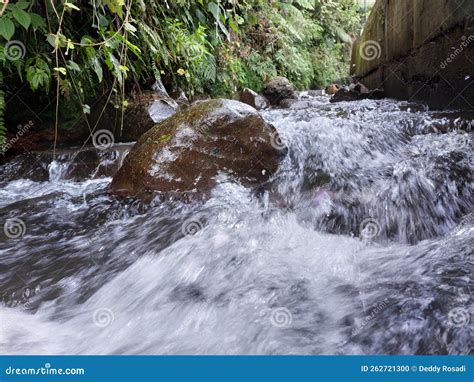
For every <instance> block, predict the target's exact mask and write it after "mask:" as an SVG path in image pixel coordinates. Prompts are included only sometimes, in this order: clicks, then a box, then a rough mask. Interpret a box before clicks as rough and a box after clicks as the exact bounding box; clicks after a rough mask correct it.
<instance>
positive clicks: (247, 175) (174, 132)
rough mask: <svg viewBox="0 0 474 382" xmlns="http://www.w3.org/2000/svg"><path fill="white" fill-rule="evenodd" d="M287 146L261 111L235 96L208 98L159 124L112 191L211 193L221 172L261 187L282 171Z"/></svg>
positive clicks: (139, 145) (126, 164) (138, 145)
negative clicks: (224, 98)
mask: <svg viewBox="0 0 474 382" xmlns="http://www.w3.org/2000/svg"><path fill="white" fill-rule="evenodd" d="M283 149H284V146H283V145H281V142H280V140H279V137H278V135H277V132H276V130H275V129H274V127H273V126H271V125H269V124H268V123H266V122H265V121H264V120H263V119H262V118H261V117H260V115H259V114H258V112H257V111H256V110H255V109H254V108H252V107H250V106H248V105H246V104H243V103H241V102H238V101H233V100H223V99H218V100H210V101H202V102H200V103H198V104H196V105H194V106H192V107H190V108H188V109H186V110H183V111H181V112H179V113H177V114H175V115H174V116H172V117H171V118H169V119H167V120H165V121H163V122H161V123H159V124H157V125H156V126H155V127H153V128H152V129H151V130H149V131H148V132H147V133H145V134H144V135H143V136H142V137H141V138H140V140H139V141H138V142H137V143H136V144H135V146H134V147H133V149H132V150H131V152H130V154H129V155H128V156H127V158H126V159H125V162H124V164H123V166H122V167H121V169H120V170H119V171H118V173H117V174H116V175H115V177H114V178H113V181H112V184H111V190H112V191H113V192H115V193H117V194H122V195H130V196H139V197H142V196H146V195H148V194H150V192H160V193H164V194H165V195H170V196H175V195H176V196H178V197H180V196H186V197H187V196H189V195H190V196H193V195H202V194H207V193H208V192H209V191H210V190H211V189H212V187H213V186H214V184H215V177H216V175H217V174H218V173H220V172H224V173H227V174H229V175H231V176H233V177H235V178H237V179H238V180H239V181H240V182H241V183H242V184H243V185H245V186H260V185H262V184H263V183H265V182H266V181H267V180H268V179H269V177H270V176H271V175H272V174H273V173H274V172H275V171H276V170H277V168H278V164H279V160H280V157H281V155H282V154H283Z"/></svg>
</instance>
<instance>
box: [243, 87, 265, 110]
mask: <svg viewBox="0 0 474 382" xmlns="http://www.w3.org/2000/svg"><path fill="white" fill-rule="evenodd" d="M239 101H240V102H243V103H246V104H247V105H250V106H252V107H253V108H255V109H257V110H263V109H266V108H268V107H269V106H270V103H269V102H268V100H267V99H266V98H265V97H264V96H261V95H259V94H258V93H256V92H254V91H253V90H252V89H248V88H245V89H244V90H242V91H241V92H240V95H239Z"/></svg>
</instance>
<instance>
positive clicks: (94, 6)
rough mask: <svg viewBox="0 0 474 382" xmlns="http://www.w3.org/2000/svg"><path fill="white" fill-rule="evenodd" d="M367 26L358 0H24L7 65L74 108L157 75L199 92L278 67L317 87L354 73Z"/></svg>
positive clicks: (15, 6)
mask: <svg viewBox="0 0 474 382" xmlns="http://www.w3.org/2000/svg"><path fill="white" fill-rule="evenodd" d="M359 29H360V20H359V14H358V6H357V5H356V4H355V2H354V1H353V0H338V1H336V0H279V1H277V0H275V1H268V0H213V1H210V0H174V1H172V0H163V1H162V0H159V1H158V0H149V1H145V0H140V1H132V0H94V1H85V0H61V1H55V2H49V1H46V2H44V1H39V0H28V1H27V0H20V1H19V2H16V3H12V2H10V3H9V4H8V6H7V8H6V11H5V13H4V15H2V17H1V19H0V69H1V72H2V73H3V76H4V81H5V83H6V84H7V87H8V89H16V88H20V87H21V86H22V85H23V84H24V82H25V81H26V82H27V83H28V84H29V87H30V89H31V90H32V91H34V92H38V93H42V94H45V95H48V94H52V95H53V96H59V97H61V104H62V103H64V102H67V103H69V105H67V106H66V107H65V110H67V113H68V114H70V113H71V112H72V113H74V110H75V112H77V113H83V112H84V111H85V112H87V111H88V110H89V109H88V108H89V107H88V105H87V103H88V102H89V100H90V99H93V98H94V97H95V95H104V94H106V93H107V92H110V91H111V92H112V94H113V97H112V98H113V101H114V102H116V104H120V103H121V99H122V101H123V97H124V94H125V93H126V92H127V91H130V90H131V89H132V88H136V86H137V85H139V86H140V87H145V86H149V85H150V84H151V83H153V82H154V81H155V80H156V79H161V80H162V81H163V82H164V83H165V84H166V85H167V86H169V87H178V86H179V87H181V88H183V89H185V90H186V91H187V92H188V93H190V94H191V95H192V94H195V93H200V92H205V93H209V94H211V95H229V94H231V93H232V92H234V91H236V90H238V89H241V88H243V87H250V88H253V89H255V90H259V89H260V88H261V87H262V84H263V83H264V81H266V80H267V79H269V78H271V77H274V76H276V75H283V76H286V77H288V78H289V79H290V80H291V81H292V82H294V83H295V85H296V86H297V87H299V88H308V87H310V86H314V85H320V86H322V85H324V84H326V83H327V82H328V81H329V80H331V79H335V78H337V77H341V76H344V75H346V73H347V60H348V55H349V48H348V45H349V43H350V40H351V36H353V35H355V34H356V33H357V32H358V30H359ZM14 47H16V50H14V49H13V48H14ZM2 115H3V113H2V110H1V109H0V117H1V116H2ZM0 129H1V125H0ZM0 136H1V130H0Z"/></svg>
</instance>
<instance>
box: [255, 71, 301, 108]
mask: <svg viewBox="0 0 474 382" xmlns="http://www.w3.org/2000/svg"><path fill="white" fill-rule="evenodd" d="M262 94H263V95H264V96H265V97H266V98H267V99H268V100H269V101H270V104H271V105H273V106H278V105H279V104H280V102H281V101H282V100H284V99H286V98H290V99H295V98H297V97H296V92H295V88H294V86H293V85H292V84H291V82H290V81H289V80H288V79H287V78H285V77H275V78H274V79H272V80H271V81H269V82H267V83H266V84H265V85H264V86H263V91H262Z"/></svg>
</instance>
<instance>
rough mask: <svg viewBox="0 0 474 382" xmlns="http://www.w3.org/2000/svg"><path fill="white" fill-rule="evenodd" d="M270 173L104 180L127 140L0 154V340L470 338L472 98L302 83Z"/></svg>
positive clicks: (348, 344) (241, 342) (105, 345)
mask: <svg viewBox="0 0 474 382" xmlns="http://www.w3.org/2000/svg"><path fill="white" fill-rule="evenodd" d="M262 116H263V117H264V118H265V119H266V120H267V121H268V122H270V123H272V124H273V125H274V126H275V127H276V128H277V130H278V132H279V134H280V136H281V138H282V140H283V142H284V143H285V144H286V145H287V147H288V154H287V155H286V157H285V158H284V159H283V161H282V163H281V165H280V168H279V170H278V172H277V174H276V175H275V176H274V178H273V179H272V182H271V186H270V187H268V189H267V190H265V191H262V192H260V193H255V192H254V191H253V190H250V189H246V188H245V187H243V186H241V185H239V184H237V183H235V182H232V181H231V180H230V179H229V178H227V177H226V176H225V174H222V175H220V176H219V178H218V184H217V185H216V187H215V188H214V190H213V192H212V196H211V197H210V198H209V199H208V200H206V201H199V202H198V201H195V202H192V203H182V202H180V201H177V200H166V201H154V202H152V203H151V204H145V203H143V202H140V201H138V200H132V199H130V200H127V199H126V200H123V199H117V198H114V197H112V196H111V195H110V194H109V193H108V192H107V187H108V185H109V184H110V182H111V179H112V178H111V177H112V175H113V174H114V173H115V172H116V171H117V169H118V168H119V166H120V164H121V163H122V161H123V158H124V156H125V155H126V154H127V152H128V150H129V149H130V147H131V144H120V145H116V146H114V147H113V148H111V149H108V150H103V151H97V150H94V149H93V148H87V149H86V150H83V151H81V152H79V153H78V151H77V150H74V149H71V150H65V151H61V152H60V153H59V155H58V156H57V157H56V159H55V160H54V161H53V158H52V155H51V153H37V154H35V155H34V156H25V157H16V158H15V159H13V160H12V161H10V162H9V163H7V164H5V165H3V166H2V167H0V223H1V225H2V227H0V228H3V230H0V293H1V298H2V300H1V301H2V304H1V306H0V320H1V326H0V353H1V354H469V353H470V352H471V351H472V334H473V322H472V317H473V313H474V305H473V303H472V296H471V295H472V287H473V279H472V273H473V254H472V248H473V242H474V239H473V230H474V219H473V215H472V211H473V209H472V206H473V196H472V191H473V186H474V184H473V180H472V169H473V165H474V162H473V146H472V132H471V127H472V126H473V125H474V113H472V112H471V113H469V112H463V113H461V112H455V111H450V112H439V111H430V110H428V109H427V108H426V107H425V106H424V105H420V104H414V103H410V102H399V101H394V100H377V101H376V100H363V101H357V102H342V103H336V104H332V103H329V99H328V98H327V97H325V96H316V97H306V98H305V99H301V100H300V101H299V102H297V103H296V104H294V105H293V106H292V107H291V108H290V109H272V110H267V111H264V112H262Z"/></svg>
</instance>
